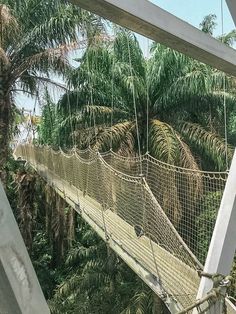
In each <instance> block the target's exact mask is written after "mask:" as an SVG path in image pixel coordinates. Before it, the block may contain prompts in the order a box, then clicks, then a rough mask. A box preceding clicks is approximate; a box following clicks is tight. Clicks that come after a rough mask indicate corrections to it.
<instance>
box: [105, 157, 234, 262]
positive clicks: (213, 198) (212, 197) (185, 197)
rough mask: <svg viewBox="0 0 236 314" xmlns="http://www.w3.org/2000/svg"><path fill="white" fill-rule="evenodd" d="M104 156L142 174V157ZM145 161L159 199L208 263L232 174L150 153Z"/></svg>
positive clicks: (150, 183)
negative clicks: (196, 167)
mask: <svg viewBox="0 0 236 314" xmlns="http://www.w3.org/2000/svg"><path fill="white" fill-rule="evenodd" d="M103 158H104V159H105V160H107V162H108V163H109V164H110V165H111V166H112V167H114V168H115V169H118V170H119V171H122V172H124V173H128V174H130V175H138V174H140V158H139V157H136V158H126V157H122V156H119V155H117V154H115V153H114V152H109V153H106V154H103ZM141 160H142V171H143V174H144V176H145V178H146V181H147V184H148V186H149V187H150V189H151V191H152V193H153V195H154V196H155V198H156V200H157V201H158V203H159V204H160V206H161V207H162V209H163V210H164V212H165V213H166V214H167V216H168V218H169V219H170V221H171V222H172V224H173V225H174V227H175V228H176V230H177V231H178V233H179V235H180V236H181V238H182V239H183V240H184V241H185V243H186V244H187V245H188V247H189V248H190V249H191V251H192V252H193V254H194V255H195V256H196V257H197V258H198V260H199V261H200V262H201V263H204V261H205V258H206V254H207V252H208V247H209V243H210V240H211V237H212V233H213V229H214V226H215V221H216V216H217V211H218V209H219V207H220V202H221V198H222V195H223V191H224V187H225V183H226V180H227V176H228V173H227V172H204V171H196V170H191V169H185V168H181V167H176V166H172V165H169V164H166V163H164V162H161V161H158V160H156V159H154V158H153V157H152V156H150V155H148V154H146V155H143V156H142V158H141Z"/></svg>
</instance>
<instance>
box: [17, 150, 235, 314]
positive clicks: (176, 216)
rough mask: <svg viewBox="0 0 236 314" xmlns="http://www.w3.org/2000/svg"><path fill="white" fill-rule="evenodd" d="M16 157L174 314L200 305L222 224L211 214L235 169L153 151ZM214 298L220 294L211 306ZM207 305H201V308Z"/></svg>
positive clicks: (30, 153)
mask: <svg viewBox="0 0 236 314" xmlns="http://www.w3.org/2000/svg"><path fill="white" fill-rule="evenodd" d="M14 154H15V158H17V159H23V160H26V161H27V162H28V163H29V164H30V165H31V166H32V167H33V168H34V169H35V170H36V171H37V172H38V173H39V174H40V175H41V176H42V177H43V178H44V179H45V180H46V182H47V183H48V184H50V185H51V186H52V187H53V188H54V189H55V190H56V191H57V192H58V193H59V194H60V196H61V197H63V198H64V199H65V200H66V202H67V203H68V204H69V205H70V206H72V207H73V208H74V209H75V210H76V211H77V212H79V213H80V214H81V215H82V217H83V218H84V219H85V220H86V221H87V222H88V223H89V224H90V226H91V227H92V228H93V229H94V230H95V231H96V232H97V233H98V234H99V235H100V236H101V237H102V238H103V239H104V241H107V243H108V244H109V246H110V247H111V248H112V249H113V250H114V251H115V252H116V253H117V254H118V255H119V256H120V257H121V258H122V259H123V260H124V261H125V262H126V263H127V264H128V265H129V266H130V268H132V269H133V270H134V271H135V272H136V273H137V274H138V275H139V276H140V277H141V278H142V279H143V280H144V282H146V283H147V284H148V285H149V287H150V288H151V289H152V290H153V291H154V292H155V293H157V295H158V296H159V297H161V298H162V300H163V301H164V302H165V303H166V305H167V307H168V308H169V310H170V311H171V313H179V312H181V311H182V310H184V309H188V308H189V307H190V308H191V306H192V304H195V301H196V297H197V292H198V287H199V284H200V276H201V271H202V270H203V266H202V265H203V263H204V262H205V258H206V254H207V251H208V247H209V242H210V239H211V237H212V233H213V229H214V225H215V218H213V219H209V215H212V214H213V212H215V213H216V212H217V210H218V208H219V207H220V202H221V197H222V195H223V191H224V188H225V183H226V180H227V176H228V173H227V172H222V173H220V172H203V171H197V170H191V169H184V168H180V167H175V166H172V165H169V164H166V163H163V162H161V161H158V160H156V159H154V158H153V157H151V156H150V155H149V154H145V155H143V156H142V157H141V160H140V158H125V157H122V156H119V155H117V154H116V153H114V152H112V151H109V152H107V153H99V152H96V151H94V150H92V149H87V150H83V151H77V150H75V149H74V150H71V151H69V152H64V151H62V150H58V151H54V150H53V149H51V148H50V147H44V146H33V145H31V144H25V145H18V146H17V148H16V150H15V153H14ZM141 170H142V172H141ZM206 212H207V214H208V215H206V216H205V215H204V213H206ZM201 215H202V216H201ZM199 217H200V218H199ZM222 280H223V278H221V281H222ZM216 298H217V297H216ZM213 301H214V296H213V297H211V298H210V297H209V300H208V299H207V300H206V302H205V303H208V304H213V305H214V302H213ZM205 303H203V304H200V305H198V311H199V312H200V313H201V312H202V313H203V312H204V309H205V308H206V304H205ZM226 304H227V305H228V308H229V311H228V313H231V312H232V313H234V307H233V305H231V306H230V302H229V301H228V300H227V301H226ZM230 311H231V312H230ZM185 313H191V311H189V312H188V311H186V312H185Z"/></svg>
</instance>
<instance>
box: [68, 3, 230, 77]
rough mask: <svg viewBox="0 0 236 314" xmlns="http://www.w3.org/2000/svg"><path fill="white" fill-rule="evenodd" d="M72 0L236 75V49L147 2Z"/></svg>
mask: <svg viewBox="0 0 236 314" xmlns="http://www.w3.org/2000/svg"><path fill="white" fill-rule="evenodd" d="M70 1H71V2H72V3H74V4H77V5H79V6H80V7H81V8H83V9H86V10H89V11H91V12H93V13H95V14H98V15H100V16H102V17H104V18H106V19H109V20H111V21H112V22H114V23H117V24H119V25H121V26H124V27H126V28H129V29H131V30H132V31H134V32H137V33H139V34H141V35H144V36H146V37H148V38H150V39H152V40H154V41H156V42H159V43H161V44H164V45H166V46H168V47H170V48H173V49H175V50H177V51H179V52H182V53H184V54H186V55H188V56H190V57H192V58H194V59H197V60H199V61H201V62H204V63H206V64H209V65H211V66H213V67H214V68H216V69H219V70H222V71H224V72H226V73H228V74H230V75H233V76H236V51H235V50H234V49H232V48H229V47H227V46H225V45H223V44H222V43H221V42H219V41H217V40H216V39H214V38H212V37H211V36H210V35H208V34H205V33H203V32H201V31H200V30H198V29H197V28H195V27H193V26H192V25H190V24H188V23H186V22H184V21H182V20H181V19H179V18H177V17H175V16H174V15H172V14H170V13H168V12H167V11H165V10H163V9H161V8H160V7H158V6H156V5H154V4H152V3H151V2H149V1H147V0H89V1H88V0H70ZM233 1H234V0H231V2H233Z"/></svg>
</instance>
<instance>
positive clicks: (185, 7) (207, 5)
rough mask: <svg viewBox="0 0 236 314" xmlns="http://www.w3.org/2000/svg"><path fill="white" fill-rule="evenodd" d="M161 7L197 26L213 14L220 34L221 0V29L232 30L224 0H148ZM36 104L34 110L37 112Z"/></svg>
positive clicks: (23, 103) (28, 103)
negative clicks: (204, 18) (205, 17)
mask: <svg viewBox="0 0 236 314" xmlns="http://www.w3.org/2000/svg"><path fill="white" fill-rule="evenodd" d="M150 1H151V2H153V3H154V4H156V5H158V6H159V7H161V8H162V9H164V10H166V11H168V12H169V13H172V14H174V15H175V16H177V17H179V18H181V19H182V20H184V21H186V22H188V23H189V24H191V25H193V26H195V27H198V26H199V24H200V23H201V21H202V19H203V17H204V16H206V15H208V14H215V15H216V16H217V24H218V25H217V27H216V31H215V34H214V35H216V36H217V35H221V34H222V21H221V1H223V30H224V33H227V32H229V31H231V30H233V29H234V28H235V27H234V23H233V20H232V17H231V15H230V13H229V10H228V7H227V5H226V2H225V0H150ZM138 38H139V41H140V44H141V46H142V48H143V51H144V53H145V54H147V53H148V46H149V42H150V41H149V40H148V39H146V38H144V37H142V36H138ZM34 103H35V101H34V100H31V99H30V98H29V97H25V96H19V97H18V98H17V104H18V106H19V107H24V108H27V109H32V108H33V107H34ZM39 111H40V110H39V107H38V105H37V108H36V112H37V113H39Z"/></svg>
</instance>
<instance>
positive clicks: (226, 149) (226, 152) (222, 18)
mask: <svg viewBox="0 0 236 314" xmlns="http://www.w3.org/2000/svg"><path fill="white" fill-rule="evenodd" d="M220 7H221V8H220V10H221V41H222V43H223V37H224V4H223V0H221V3H220ZM223 107H224V134H225V161H226V168H227V170H229V156H228V134H227V106H226V74H225V73H223Z"/></svg>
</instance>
